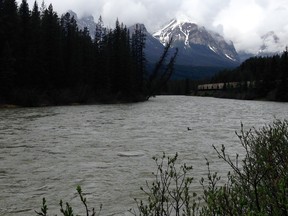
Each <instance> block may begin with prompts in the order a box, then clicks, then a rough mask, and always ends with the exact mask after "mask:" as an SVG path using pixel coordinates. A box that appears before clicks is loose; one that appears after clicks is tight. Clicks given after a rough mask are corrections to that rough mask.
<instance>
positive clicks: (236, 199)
mask: <svg viewBox="0 0 288 216" xmlns="http://www.w3.org/2000/svg"><path fill="white" fill-rule="evenodd" d="M237 136H238V137H239V139H240V141H241V144H242V146H243V148H244V150H245V153H246V154H245V156H244V159H242V160H241V161H239V155H238V154H237V155H236V158H235V160H234V161H233V160H232V159H231V158H230V157H229V156H228V155H227V154H226V152H225V147H224V146H222V149H221V150H218V149H216V148H215V147H214V149H215V150H216V152H217V154H218V156H219V157H220V158H222V159H223V160H224V161H225V162H226V163H227V164H228V165H229V166H230V167H231V168H232V172H229V173H228V181H227V183H226V184H225V185H224V186H221V187H213V188H207V187H205V181H204V180H202V181H201V183H202V185H203V188H204V199H205V202H206V205H205V206H204V207H203V209H202V212H201V213H202V215H288V121H283V122H281V121H275V122H274V123H273V124H272V125H268V126H264V127H263V128H262V129H260V130H256V129H251V130H249V131H248V132H245V131H244V130H243V126H242V130H241V132H240V134H237ZM209 175H210V176H211V174H210V172H209ZM216 176H217V174H215V175H214V178H210V180H209V181H208V182H209V184H210V185H211V183H212V182H213V185H215V184H217V181H218V180H219V178H217V177H216Z"/></svg>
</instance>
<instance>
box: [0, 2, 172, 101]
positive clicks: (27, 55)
mask: <svg viewBox="0 0 288 216" xmlns="http://www.w3.org/2000/svg"><path fill="white" fill-rule="evenodd" d="M95 28H96V33H95V39H94V40H92V39H91V37H90V35H89V31H88V29H87V28H85V29H84V30H80V29H79V28H78V26H77V23H76V20H75V19H74V17H71V15H70V14H69V13H66V14H64V15H62V16H61V17H59V16H58V15H57V13H56V12H55V11H54V10H53V6H52V5H51V4H50V5H49V7H48V8H47V7H46V6H45V4H44V3H43V4H42V5H41V6H40V7H39V6H38V5H37V3H36V2H35V3H34V6H33V9H32V11H30V10H29V5H28V4H27V1H26V0H22V3H21V4H20V5H19V7H18V5H17V3H16V1H15V0H0V104H4V103H13V104H19V105H24V106H39V105H57V104H69V103H93V102H115V101H127V102H131V101H142V100H147V99H148V98H149V97H150V96H151V95H154V94H155V93H156V90H155V89H158V88H160V87H159V86H157V88H156V87H155V83H157V82H156V81H157V80H158V79H159V80H161V79H162V78H163V77H162V76H164V77H165V80H166V79H167V76H170V75H169V74H170V73H171V70H172V69H173V64H174V61H175V57H176V54H175V55H174V56H173V58H171V60H170V62H168V64H167V66H166V70H164V72H161V71H160V72H159V73H160V75H157V76H154V75H153V77H151V76H152V75H150V77H149V75H148V74H147V72H146V68H145V65H146V59H145V54H144V47H145V34H144V33H143V32H142V29H141V28H140V27H139V26H138V25H136V29H135V30H134V31H133V32H129V30H128V29H127V28H126V26H124V25H123V24H121V23H120V22H119V21H118V20H117V21H116V25H115V28H114V29H108V28H105V27H104V25H103V21H102V18H101V17H100V18H99V20H98V23H97V25H96V26H95ZM169 46H170V44H168V45H167V47H169ZM164 53H166V51H165V52H164ZM166 56H167V54H165V56H163V57H162V58H163V59H165V58H166ZM159 62H161V63H160V64H161V67H164V66H163V62H162V60H160V61H159ZM159 70H160V69H158V70H157V71H159ZM155 73H158V72H155ZM155 73H154V74H155ZM148 88H149V89H148ZM151 89H152V90H151Z"/></svg>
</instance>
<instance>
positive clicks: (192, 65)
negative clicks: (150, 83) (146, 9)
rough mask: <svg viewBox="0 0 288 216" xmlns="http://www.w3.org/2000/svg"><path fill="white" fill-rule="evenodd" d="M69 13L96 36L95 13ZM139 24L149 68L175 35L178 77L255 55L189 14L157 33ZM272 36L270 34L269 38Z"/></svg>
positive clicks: (197, 74) (202, 74) (196, 76)
mask: <svg viewBox="0 0 288 216" xmlns="http://www.w3.org/2000/svg"><path fill="white" fill-rule="evenodd" d="M69 13H70V14H71V15H72V16H74V17H75V19H76V20H77V23H78V26H79V28H80V29H83V28H84V27H87V28H88V30H89V31H90V34H91V37H92V38H94V35H95V26H96V21H95V20H94V18H93V16H84V17H82V18H81V19H79V18H78V17H77V14H76V13H74V12H72V11H69ZM137 25H138V27H140V28H141V30H142V31H143V33H144V34H145V35H146V46H145V54H146V59H147V61H148V69H149V68H152V67H153V64H155V62H156V61H157V60H158V59H159V57H160V56H161V54H162V51H163V48H164V46H165V43H166V42H167V41H168V40H169V39H170V38H172V40H173V43H172V49H171V52H173V49H174V48H176V47H177V48H178V49H179V53H178V56H177V60H176V65H175V75H174V76H176V77H178V78H192V79H199V78H203V77H207V76H211V75H213V74H214V73H216V72H218V71H219V70H222V69H224V68H233V67H237V66H239V64H240V63H241V62H242V61H243V60H245V59H247V58H248V57H251V56H252V55H251V54H250V53H241V55H239V54H238V53H237V51H236V49H235V47H234V44H233V42H232V41H229V40H226V39H225V38H224V37H223V36H221V35H220V34H218V33H216V32H213V31H210V30H207V29H206V28H205V27H203V26H199V25H197V24H196V23H195V22H193V21H191V20H189V19H187V18H185V17H184V18H183V17H182V18H178V19H172V20H171V21H170V22H168V23H167V24H166V25H164V26H163V27H162V28H161V29H159V30H158V31H156V32H155V33H153V34H151V33H150V32H148V31H147V29H146V27H145V25H144V24H137ZM135 26H136V24H135V25H133V26H130V27H129V31H130V32H131V33H132V32H133V31H134V30H133V29H135ZM270 37H271V36H270V35H268V36H267V37H266V38H268V39H269V38H270ZM268 39H266V44H267V41H268ZM262 48H264V46H263V47H262ZM259 50H260V48H259Z"/></svg>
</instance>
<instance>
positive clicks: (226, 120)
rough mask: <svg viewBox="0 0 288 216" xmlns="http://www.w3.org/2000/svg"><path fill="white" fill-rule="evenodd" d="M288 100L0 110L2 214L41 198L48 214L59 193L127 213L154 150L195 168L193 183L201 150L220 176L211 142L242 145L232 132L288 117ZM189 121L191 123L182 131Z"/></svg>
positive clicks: (29, 211) (165, 100)
mask: <svg viewBox="0 0 288 216" xmlns="http://www.w3.org/2000/svg"><path fill="white" fill-rule="evenodd" d="M287 111H288V104H287V103H277V102H265V101H243V100H228V99H216V98H204V97H203V98H202V97H185V96H159V97H156V98H151V99H150V100H149V101H148V102H144V103H136V104H115V105H85V106H59V107H41V108H16V109H1V110H0V163H1V166H0V215H5V216H7V215H8V216H14V215H15V216H20V215H21V216H23V215H24V216H26V215H27V216H28V215H29V216H30V215H35V213H34V210H39V209H40V207H41V204H42V198H43V197H46V200H47V204H48V213H49V215H55V214H56V213H57V214H58V215H60V214H59V213H60V212H59V205H58V203H59V200H60V199H63V201H64V202H66V201H68V202H70V203H71V205H72V206H73V207H75V210H76V209H77V210H76V213H77V211H78V210H80V211H82V214H83V213H84V208H83V207H82V205H81V203H80V200H79V198H78V196H77V192H76V186H77V185H81V186H82V189H83V191H84V194H85V196H86V197H87V199H88V203H89V206H91V207H95V209H96V210H97V209H98V208H99V205H100V203H102V204H103V209H102V213H101V215H125V214H127V210H128V209H129V208H131V207H135V202H134V200H133V198H134V197H141V196H142V195H141V191H140V189H139V188H140V186H144V185H145V181H146V180H149V179H151V172H153V171H154V170H155V163H154V161H153V160H152V157H153V156H155V155H160V156H161V155H162V152H166V154H169V155H174V154H175V153H176V152H178V153H179V160H180V162H181V163H182V162H186V163H188V164H189V165H192V166H193V167H194V169H193V171H192V174H193V176H194V177H195V181H194V183H193V185H194V186H193V187H192V190H194V191H196V192H198V191H199V190H200V188H199V183H198V181H199V179H200V178H201V177H204V176H205V173H206V170H207V168H206V166H205V159H204V158H205V157H207V158H208V159H209V160H210V161H211V162H212V168H213V170H214V171H217V172H219V173H220V174H221V175H225V173H226V172H227V167H226V165H225V164H224V163H223V162H222V161H220V160H219V159H218V157H217V155H216V153H215V151H214V150H213V148H212V145H215V146H218V147H219V146H221V145H222V144H225V146H226V147H227V149H228V152H230V153H231V154H235V153H237V152H238V153H241V151H242V149H241V146H240V142H239V141H238V138H237V136H236V135H235V131H239V129H240V124H241V122H242V123H243V124H244V127H245V128H246V129H247V130H248V129H249V128H251V127H256V128H259V127H261V126H263V125H264V124H267V123H271V122H273V120H275V119H276V118H277V119H284V118H285V117H286V118H287V113H288V112H287ZM187 127H189V128H190V129H191V130H187Z"/></svg>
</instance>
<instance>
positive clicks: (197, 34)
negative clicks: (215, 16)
mask: <svg viewBox="0 0 288 216" xmlns="http://www.w3.org/2000/svg"><path fill="white" fill-rule="evenodd" d="M153 36H154V37H155V38H156V39H158V40H159V41H160V42H161V43H162V44H165V43H167V42H168V41H169V40H170V39H171V38H172V40H173V43H172V46H174V47H178V48H179V53H180V54H182V55H187V56H189V55H190V56H191V53H193V55H195V56H196V55H199V60H198V61H197V62H196V59H195V60H194V61H195V63H194V64H199V63H200V60H201V61H202V59H201V58H200V53H204V52H206V54H205V55H207V56H210V57H213V56H214V57H213V58H214V59H215V62H216V61H217V62H219V64H221V63H220V62H221V61H224V62H226V63H228V64H232V65H237V64H238V63H239V56H238V54H237V52H236V50H235V48H234V45H233V43H232V42H231V41H228V42H227V41H226V40H225V39H224V37H223V36H221V35H220V34H218V33H216V32H212V31H208V30H206V28H205V27H203V26H198V25H197V24H196V23H194V22H193V21H192V19H191V18H189V17H187V16H179V17H177V18H176V19H172V20H171V21H170V22H169V23H168V24H167V25H165V26H164V27H163V28H162V29H160V30H159V31H157V32H156V33H154V34H153ZM197 50H198V52H199V54H197ZM189 61H190V62H191V61H193V59H192V60H189ZM183 63H185V62H183ZM201 64H202V63H201Z"/></svg>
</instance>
